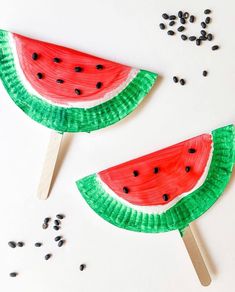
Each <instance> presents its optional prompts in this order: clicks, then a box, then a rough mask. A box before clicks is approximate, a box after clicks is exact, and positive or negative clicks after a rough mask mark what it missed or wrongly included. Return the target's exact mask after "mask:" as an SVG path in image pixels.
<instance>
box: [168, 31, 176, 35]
mask: <svg viewBox="0 0 235 292" xmlns="http://www.w3.org/2000/svg"><path fill="white" fill-rule="evenodd" d="M167 34H168V35H174V34H175V32H174V31H173V30H168V32H167Z"/></svg>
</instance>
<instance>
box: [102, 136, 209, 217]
mask: <svg viewBox="0 0 235 292" xmlns="http://www.w3.org/2000/svg"><path fill="white" fill-rule="evenodd" d="M211 138H212V135H211ZM211 145H212V146H211V151H210V155H209V158H208V161H207V164H206V167H205V170H204V173H203V174H202V176H201V177H200V179H199V180H198V182H197V183H196V185H195V187H194V188H193V189H191V190H190V191H189V192H185V193H183V194H181V195H180V196H178V197H176V198H175V199H173V200H172V201H171V202H169V203H168V204H165V205H158V206H137V205H134V204H131V203H130V202H128V201H126V200H124V199H122V198H120V197H119V196H118V195H116V193H115V192H114V191H113V190H111V189H110V187H109V186H108V185H106V184H105V183H104V182H103V181H102V179H101V178H100V176H99V174H97V182H98V183H100V184H101V186H102V188H103V189H104V190H105V191H106V192H107V193H108V194H109V195H110V196H111V197H113V198H114V199H115V200H117V201H119V202H120V203H122V204H123V205H126V206H127V207H130V208H132V209H135V210H136V211H141V212H143V213H148V214H162V213H164V212H166V211H167V210H169V209H170V208H171V207H172V206H174V205H175V204H176V203H178V202H179V201H180V200H181V199H182V198H184V197H186V196H187V195H188V194H190V193H192V192H194V191H195V190H196V189H198V188H200V187H201V186H202V185H203V183H204V182H205V179H206V177H207V175H208V172H209V168H210V165H211V160H212V156H213V140H212V144H211Z"/></svg>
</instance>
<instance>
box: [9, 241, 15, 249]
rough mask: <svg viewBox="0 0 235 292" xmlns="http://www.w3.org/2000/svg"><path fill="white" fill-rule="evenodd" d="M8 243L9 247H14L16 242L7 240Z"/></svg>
mask: <svg viewBox="0 0 235 292" xmlns="http://www.w3.org/2000/svg"><path fill="white" fill-rule="evenodd" d="M8 245H9V246H10V247H11V248H15V247H16V243H15V242H14V241H9V242H8Z"/></svg>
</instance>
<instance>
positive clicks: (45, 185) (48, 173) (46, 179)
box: [37, 131, 63, 200]
mask: <svg viewBox="0 0 235 292" xmlns="http://www.w3.org/2000/svg"><path fill="white" fill-rule="evenodd" d="M62 138H63V134H60V133H58V132H55V131H52V132H51V136H50V141H49V145H48V148H47V153H46V157H45V162H44V165H43V168H42V173H41V178H40V181H39V186H38V192H37V195H38V198H39V199H41V200H46V199H47V198H48V196H49V191H50V186H51V181H52V177H53V173H54V169H55V165H56V160H57V156H58V153H59V150H60V144H61V141H62Z"/></svg>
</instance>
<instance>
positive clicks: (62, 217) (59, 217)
mask: <svg viewBox="0 0 235 292" xmlns="http://www.w3.org/2000/svg"><path fill="white" fill-rule="evenodd" d="M64 217H65V216H64V215H63V214H57V215H56V218H57V219H60V220H62V219H64Z"/></svg>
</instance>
